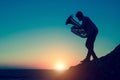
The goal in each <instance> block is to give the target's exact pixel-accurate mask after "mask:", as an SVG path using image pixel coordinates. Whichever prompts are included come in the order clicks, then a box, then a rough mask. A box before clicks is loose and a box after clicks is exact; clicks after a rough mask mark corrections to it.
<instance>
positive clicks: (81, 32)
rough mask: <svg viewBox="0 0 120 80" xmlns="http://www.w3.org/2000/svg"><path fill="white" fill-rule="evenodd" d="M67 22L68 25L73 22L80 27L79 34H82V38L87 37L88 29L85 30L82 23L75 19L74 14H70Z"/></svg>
mask: <svg viewBox="0 0 120 80" xmlns="http://www.w3.org/2000/svg"><path fill="white" fill-rule="evenodd" d="M65 24H66V25H68V24H72V25H74V27H76V28H79V36H80V37H81V38H87V33H86V31H85V30H84V29H83V28H81V25H80V24H79V23H78V22H77V21H75V19H73V16H72V15H70V16H69V17H68V18H67V20H66V23H65Z"/></svg>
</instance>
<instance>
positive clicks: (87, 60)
mask: <svg viewBox="0 0 120 80" xmlns="http://www.w3.org/2000/svg"><path fill="white" fill-rule="evenodd" d="M81 62H82V63H85V62H90V60H89V59H84V60H83V61H81Z"/></svg>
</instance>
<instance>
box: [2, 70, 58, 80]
mask: <svg viewBox="0 0 120 80" xmlns="http://www.w3.org/2000/svg"><path fill="white" fill-rule="evenodd" d="M58 76H59V73H58V72H57V71H55V70H44V69H1V70H0V80H56V79H57V77H58Z"/></svg>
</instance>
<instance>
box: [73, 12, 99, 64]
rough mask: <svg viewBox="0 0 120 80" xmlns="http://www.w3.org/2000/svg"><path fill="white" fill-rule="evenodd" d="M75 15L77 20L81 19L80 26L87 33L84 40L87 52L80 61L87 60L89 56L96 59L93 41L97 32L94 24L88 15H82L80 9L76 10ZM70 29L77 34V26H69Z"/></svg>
mask: <svg viewBox="0 0 120 80" xmlns="http://www.w3.org/2000/svg"><path fill="white" fill-rule="evenodd" d="M76 17H77V18H78V20H79V21H82V23H81V26H80V27H81V28H83V29H84V30H85V31H86V33H87V34H88V35H87V40H86V47H87V49H88V53H87V56H86V58H85V59H84V60H83V61H82V62H89V61H90V57H91V56H92V57H93V60H96V59H98V58H97V56H96V54H95V52H94V42H95V39H96V36H97V34H98V29H97V27H96V25H95V24H94V23H93V22H92V21H91V20H90V19H89V18H88V17H86V16H84V15H83V13H82V12H81V11H78V12H77V13H76ZM71 31H72V32H73V33H74V34H76V35H78V36H79V28H77V27H75V26H73V27H71Z"/></svg>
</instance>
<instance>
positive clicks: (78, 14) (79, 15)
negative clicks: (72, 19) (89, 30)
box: [76, 11, 84, 21]
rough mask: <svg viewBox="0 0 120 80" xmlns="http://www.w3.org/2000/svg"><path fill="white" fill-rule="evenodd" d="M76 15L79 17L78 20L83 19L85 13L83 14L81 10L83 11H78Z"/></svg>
mask: <svg viewBox="0 0 120 80" xmlns="http://www.w3.org/2000/svg"><path fill="white" fill-rule="evenodd" d="M76 17H77V18H78V20H80V21H81V20H82V19H83V17H84V15H83V13H82V12H81V11H78V12H77V13H76Z"/></svg>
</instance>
